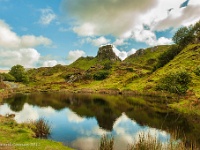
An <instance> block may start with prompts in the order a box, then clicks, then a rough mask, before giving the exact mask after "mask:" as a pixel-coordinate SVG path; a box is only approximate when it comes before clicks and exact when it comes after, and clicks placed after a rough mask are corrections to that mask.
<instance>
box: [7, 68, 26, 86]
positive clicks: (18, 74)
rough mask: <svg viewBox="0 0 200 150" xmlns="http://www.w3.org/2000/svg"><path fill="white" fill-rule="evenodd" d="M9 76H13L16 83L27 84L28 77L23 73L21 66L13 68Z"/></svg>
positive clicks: (23, 69)
mask: <svg viewBox="0 0 200 150" xmlns="http://www.w3.org/2000/svg"><path fill="white" fill-rule="evenodd" d="M9 74H11V75H12V76H14V77H15V79H16V81H17V82H23V83H28V82H29V77H28V75H27V73H26V71H25V68H24V67H23V66H21V65H15V66H13V67H12V68H11V70H10V72H9Z"/></svg>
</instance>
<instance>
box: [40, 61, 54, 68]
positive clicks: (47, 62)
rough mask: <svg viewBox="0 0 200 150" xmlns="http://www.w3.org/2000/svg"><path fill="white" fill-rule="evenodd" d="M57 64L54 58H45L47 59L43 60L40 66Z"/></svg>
mask: <svg viewBox="0 0 200 150" xmlns="http://www.w3.org/2000/svg"><path fill="white" fill-rule="evenodd" d="M57 64H58V62H57V61H56V60H47V61H44V62H43V64H42V66H43V67H53V66H55V65H57Z"/></svg>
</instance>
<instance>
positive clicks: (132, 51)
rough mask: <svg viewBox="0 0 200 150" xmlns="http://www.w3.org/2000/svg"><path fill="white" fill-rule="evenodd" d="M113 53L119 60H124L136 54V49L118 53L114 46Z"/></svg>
mask: <svg viewBox="0 0 200 150" xmlns="http://www.w3.org/2000/svg"><path fill="white" fill-rule="evenodd" d="M113 52H114V53H115V54H116V56H118V57H119V58H120V59H121V60H124V59H126V58H127V57H128V56H130V55H132V54H134V53H135V52H136V49H134V48H133V49H131V50H130V51H128V52H126V51H120V50H118V49H117V48H116V47H115V46H113Z"/></svg>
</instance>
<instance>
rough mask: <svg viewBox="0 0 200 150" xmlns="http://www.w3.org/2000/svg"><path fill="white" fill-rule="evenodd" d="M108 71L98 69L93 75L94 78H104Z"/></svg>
mask: <svg viewBox="0 0 200 150" xmlns="http://www.w3.org/2000/svg"><path fill="white" fill-rule="evenodd" d="M108 75H109V72H108V71H99V72H97V73H95V74H94V75H93V79H94V80H104V79H106V78H107V77H108Z"/></svg>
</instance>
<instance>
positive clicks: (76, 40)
mask: <svg viewBox="0 0 200 150" xmlns="http://www.w3.org/2000/svg"><path fill="white" fill-rule="evenodd" d="M199 14H200V0H123V1H122V0H34V1H33V0H0V69H10V68H11V67H12V66H14V65H16V64H20V65H23V66H24V67H26V68H37V67H51V66H54V65H57V64H62V65H68V64H70V63H72V62H74V61H75V60H76V59H78V58H79V57H81V56H84V57H85V56H96V55H97V52H98V49H99V47H100V46H102V45H106V44H113V45H114V46H115V53H116V55H117V56H119V58H120V59H121V60H124V59H125V58H126V57H128V56H129V55H131V54H133V53H135V52H136V50H138V49H141V48H147V47H152V46H156V45H165V44H172V43H173V42H172V37H173V35H174V33H175V32H176V31H177V29H178V28H180V27H182V26H189V25H191V24H194V23H195V22H197V21H199V20H200V15H199Z"/></svg>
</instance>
